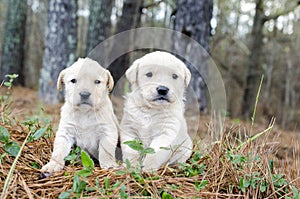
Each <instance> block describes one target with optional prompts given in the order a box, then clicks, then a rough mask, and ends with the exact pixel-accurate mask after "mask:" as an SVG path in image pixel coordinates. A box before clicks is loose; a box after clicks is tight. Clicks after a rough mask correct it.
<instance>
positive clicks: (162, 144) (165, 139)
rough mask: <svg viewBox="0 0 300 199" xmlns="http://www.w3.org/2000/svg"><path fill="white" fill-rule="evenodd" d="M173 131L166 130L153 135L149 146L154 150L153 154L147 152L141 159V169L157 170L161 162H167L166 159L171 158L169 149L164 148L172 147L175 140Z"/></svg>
mask: <svg viewBox="0 0 300 199" xmlns="http://www.w3.org/2000/svg"><path fill="white" fill-rule="evenodd" d="M173 135H174V133H172V132H167V133H165V134H163V135H161V136H158V137H155V138H154V139H153V140H152V142H151V144H150V146H149V147H150V148H153V149H154V150H155V153H154V154H148V155H146V157H145V158H144V161H143V170H144V171H151V170H157V169H159V167H161V166H162V165H163V164H165V163H167V161H168V160H170V158H171V155H172V153H171V150H168V149H165V148H170V147H172V144H173V142H174V140H175V138H174V136H173Z"/></svg>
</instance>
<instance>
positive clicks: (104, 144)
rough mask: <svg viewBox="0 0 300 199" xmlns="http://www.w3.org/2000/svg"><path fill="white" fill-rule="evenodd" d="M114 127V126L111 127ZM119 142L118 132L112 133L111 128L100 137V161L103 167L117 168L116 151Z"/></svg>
mask: <svg viewBox="0 0 300 199" xmlns="http://www.w3.org/2000/svg"><path fill="white" fill-rule="evenodd" d="M110 129H112V128H110ZM117 143H118V133H117V130H115V133H112V132H111V130H110V131H108V132H107V133H105V135H104V136H103V137H101V139H100V143H99V162H100V166H101V168H105V169H108V168H111V167H112V168H116V167H118V164H117V163H116V157H115V151H116V147H117Z"/></svg>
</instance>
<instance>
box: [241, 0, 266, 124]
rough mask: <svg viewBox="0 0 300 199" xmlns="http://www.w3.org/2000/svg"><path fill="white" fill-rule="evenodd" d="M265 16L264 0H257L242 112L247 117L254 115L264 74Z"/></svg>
mask: <svg viewBox="0 0 300 199" xmlns="http://www.w3.org/2000/svg"><path fill="white" fill-rule="evenodd" d="M264 17H265V15H264V7H263V0H256V9H255V16H254V22H253V27H252V32H251V39H252V41H251V44H250V55H249V58H248V64H247V65H248V66H247V70H248V72H247V77H246V88H245V92H244V97H243V105H242V114H243V117H244V118H245V119H246V118H250V117H252V114H253V109H254V104H255V100H256V95H257V91H258V86H259V82H260V77H261V75H262V74H263V71H262V67H261V62H260V54H261V50H262V47H263V32H262V31H263V26H264V22H265V21H264Z"/></svg>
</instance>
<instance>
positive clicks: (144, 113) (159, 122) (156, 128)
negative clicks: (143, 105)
mask: <svg viewBox="0 0 300 199" xmlns="http://www.w3.org/2000/svg"><path fill="white" fill-rule="evenodd" d="M132 117H133V118H132V120H133V121H134V122H135V123H136V124H137V127H138V129H137V130H138V133H139V134H140V135H141V136H143V135H145V134H147V135H152V134H157V133H163V131H164V129H166V127H167V126H168V125H169V124H170V123H173V122H174V118H173V117H172V116H171V115H170V114H168V113H167V112H163V111H149V110H136V112H135V113H134V114H133V115H132Z"/></svg>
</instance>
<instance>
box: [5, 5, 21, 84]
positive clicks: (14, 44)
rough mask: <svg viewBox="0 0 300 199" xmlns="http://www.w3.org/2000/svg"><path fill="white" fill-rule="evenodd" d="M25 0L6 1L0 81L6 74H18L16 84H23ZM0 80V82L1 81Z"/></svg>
mask: <svg viewBox="0 0 300 199" xmlns="http://www.w3.org/2000/svg"><path fill="white" fill-rule="evenodd" d="M26 14H27V1H26V0H22V1H20V0H10V1H8V11H7V16H6V24H5V31H4V38H3V45H2V59H1V68H0V74H1V76H0V81H1V82H2V81H3V80H4V79H5V75H6V74H13V73H14V74H18V75H19V77H18V78H17V79H16V80H15V83H16V84H21V85H24V74H23V72H24V71H23V68H24V45H25V32H26ZM1 82H0V83H1Z"/></svg>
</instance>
